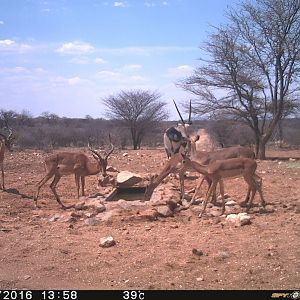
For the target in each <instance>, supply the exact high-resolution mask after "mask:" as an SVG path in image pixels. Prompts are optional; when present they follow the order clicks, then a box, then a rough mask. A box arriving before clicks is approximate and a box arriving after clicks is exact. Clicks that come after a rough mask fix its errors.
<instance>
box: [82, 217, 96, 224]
mask: <svg viewBox="0 0 300 300" xmlns="http://www.w3.org/2000/svg"><path fill="white" fill-rule="evenodd" d="M84 223H85V224H86V225H90V226H95V225H97V224H98V220H96V219H95V218H87V219H85V220H84Z"/></svg>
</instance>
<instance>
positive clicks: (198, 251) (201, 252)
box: [192, 248, 203, 256]
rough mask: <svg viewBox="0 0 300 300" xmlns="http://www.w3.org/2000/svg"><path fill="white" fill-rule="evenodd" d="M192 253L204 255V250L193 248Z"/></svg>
mask: <svg viewBox="0 0 300 300" xmlns="http://www.w3.org/2000/svg"><path fill="white" fill-rule="evenodd" d="M192 253H193V254H195V255H197V256H202V255H203V251H202V250H198V249H196V248H193V250H192Z"/></svg>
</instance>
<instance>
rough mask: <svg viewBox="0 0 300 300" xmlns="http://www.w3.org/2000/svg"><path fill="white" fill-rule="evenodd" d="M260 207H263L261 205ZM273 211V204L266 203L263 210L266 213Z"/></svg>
mask: <svg viewBox="0 0 300 300" xmlns="http://www.w3.org/2000/svg"><path fill="white" fill-rule="evenodd" d="M261 208H263V207H261ZM274 211H275V208H274V206H273V205H269V204H268V205H266V206H265V212H267V213H273V212H274Z"/></svg>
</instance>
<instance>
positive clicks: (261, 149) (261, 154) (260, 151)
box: [256, 140, 266, 160]
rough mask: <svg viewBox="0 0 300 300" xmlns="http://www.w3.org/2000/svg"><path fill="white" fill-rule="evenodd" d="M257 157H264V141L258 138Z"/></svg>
mask: <svg viewBox="0 0 300 300" xmlns="http://www.w3.org/2000/svg"><path fill="white" fill-rule="evenodd" d="M256 158H257V159H262V160H263V159H266V142H265V141H264V140H260V142H259V148H258V153H257V155H256Z"/></svg>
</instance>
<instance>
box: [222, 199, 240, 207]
mask: <svg viewBox="0 0 300 300" xmlns="http://www.w3.org/2000/svg"><path fill="white" fill-rule="evenodd" d="M225 205H227V206H235V205H237V203H236V202H235V201H234V200H230V201H227V202H226V203H225Z"/></svg>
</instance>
